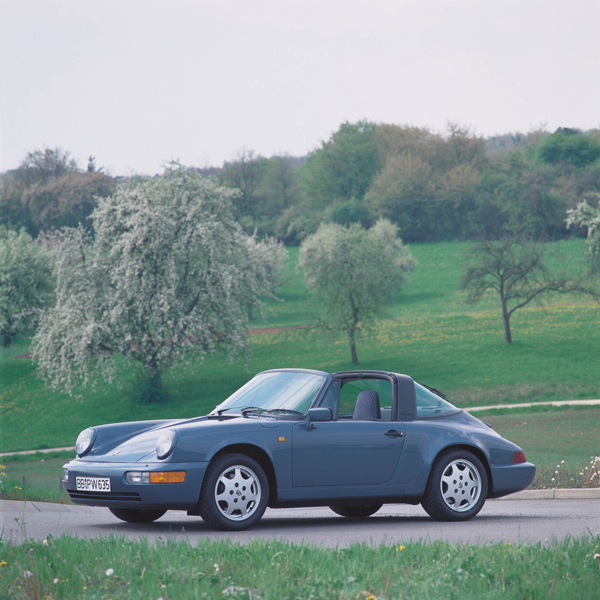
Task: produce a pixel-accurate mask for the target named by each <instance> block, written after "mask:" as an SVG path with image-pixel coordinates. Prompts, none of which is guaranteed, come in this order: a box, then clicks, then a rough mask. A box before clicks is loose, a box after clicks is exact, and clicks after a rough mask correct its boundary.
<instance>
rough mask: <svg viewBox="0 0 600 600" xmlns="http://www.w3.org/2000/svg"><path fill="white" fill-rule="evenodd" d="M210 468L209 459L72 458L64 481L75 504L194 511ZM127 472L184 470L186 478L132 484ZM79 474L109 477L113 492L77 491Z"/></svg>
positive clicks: (80, 475) (67, 466)
mask: <svg viewBox="0 0 600 600" xmlns="http://www.w3.org/2000/svg"><path fill="white" fill-rule="evenodd" d="M207 467H208V463H207V462H193V463H150V464H147V463H146V464H140V463H139V462H134V463H114V462H111V463H108V462H91V461H90V462H88V461H82V460H73V461H71V462H70V463H68V464H66V465H65V466H64V468H65V469H68V471H69V475H68V479H67V480H66V481H63V486H64V488H65V490H66V492H67V494H68V495H69V498H70V499H71V501H73V502H74V503H75V504H85V505H86V506H106V507H108V508H111V507H113V508H138V509H143V510H148V509H164V510H191V509H193V508H194V507H195V506H196V505H197V504H198V500H199V498H200V490H201V488H202V481H203V479H204V473H205V472H206V468H207ZM128 471H147V472H152V471H185V472H186V477H185V481H184V482H183V483H147V484H130V483H126V481H125V473H127V472H128ZM76 477H108V478H109V479H110V487H111V491H110V492H100V491H80V490H77V488H76V484H75V481H76V480H75V478H76Z"/></svg>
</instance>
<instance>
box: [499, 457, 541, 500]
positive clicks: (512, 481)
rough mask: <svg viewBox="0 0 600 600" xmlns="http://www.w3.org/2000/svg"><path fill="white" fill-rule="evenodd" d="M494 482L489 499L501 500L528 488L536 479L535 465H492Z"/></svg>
mask: <svg viewBox="0 0 600 600" xmlns="http://www.w3.org/2000/svg"><path fill="white" fill-rule="evenodd" d="M490 471H491V474H492V481H491V486H490V490H491V491H490V492H489V493H488V498H501V497H502V496H507V495H508V494H513V493H514V492H520V491H521V490H524V489H526V488H528V487H529V486H530V485H531V484H532V482H533V479H534V477H535V465H532V464H531V463H528V462H525V463H518V464H515V465H490Z"/></svg>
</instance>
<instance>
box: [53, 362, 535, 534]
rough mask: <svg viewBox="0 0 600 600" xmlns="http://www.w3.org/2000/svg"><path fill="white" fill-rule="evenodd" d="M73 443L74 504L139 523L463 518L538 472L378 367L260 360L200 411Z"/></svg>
mask: <svg viewBox="0 0 600 600" xmlns="http://www.w3.org/2000/svg"><path fill="white" fill-rule="evenodd" d="M76 450H77V458H76V459H74V460H72V461H71V462H69V463H68V464H66V465H65V466H64V474H63V481H64V487H65V489H66V490H67V493H68V494H69V497H70V498H71V500H72V501H73V502H75V503H77V504H87V505H90V506H106V507H108V508H109V509H110V511H111V512H112V513H113V514H114V515H115V516H116V517H118V518H119V519H122V520H124V521H129V522H133V523H146V522H151V521H154V520H156V519H158V518H160V517H161V516H162V515H164V513H165V512H166V511H167V510H170V509H173V510H187V512H188V514H189V515H200V516H201V517H202V518H203V519H204V521H206V523H207V524H208V525H209V526H211V527H215V528H218V529H224V530H241V529H246V528H248V527H251V526H253V525H255V524H256V523H257V522H258V521H259V520H260V518H261V517H262V515H263V513H264V512H265V509H266V508H267V506H269V507H272V508H283V507H293V506H296V507H299V506H329V507H330V508H331V510H333V511H334V512H335V513H337V514H339V515H342V516H344V517H355V518H361V517H362V518H364V517H368V516H370V515H372V514H373V513H375V512H376V511H377V510H379V509H380V508H381V506H382V504H386V503H387V504H389V503H408V504H418V503H421V504H422V505H423V508H424V509H425V510H426V511H427V512H428V513H429V514H430V515H431V516H432V517H433V518H434V519H440V520H447V521H464V520H467V519H470V518H472V517H474V516H475V515H476V514H477V513H478V512H479V511H480V510H481V507H482V506H483V504H484V502H485V501H486V499H487V498H498V497H500V496H504V495H506V494H510V493H512V492H516V491H518V490H522V489H524V488H526V487H528V486H529V485H530V484H531V482H532V481H533V478H534V476H535V466H534V465H532V464H531V463H528V462H526V460H525V455H524V453H523V450H522V449H521V448H519V447H518V446H516V445H515V444H513V443H511V442H509V441H507V440H505V439H504V438H502V437H501V436H500V435H498V434H497V433H496V432H495V431H493V430H492V429H491V428H490V427H489V426H488V425H486V424H485V423H483V422H482V421H480V420H479V419H476V418H475V417H473V416H471V415H470V414H468V413H466V412H464V411H462V410H460V409H458V408H456V407H454V406H453V405H452V404H450V402H448V401H447V400H446V399H445V397H444V395H443V394H442V393H441V392H438V391H437V390H435V389H433V388H430V387H428V386H426V385H423V384H419V383H417V382H416V381H413V379H411V378H410V377H408V376H407V375H399V374H397V373H388V372H384V371H351V372H343V373H334V374H333V375H331V374H329V373H324V372H321V371H312V370H308V369H276V370H272V371H265V372H264V373H259V374H258V375H256V377H254V378H253V379H251V380H250V381H249V382H248V383H247V384H246V385H244V386H243V387H242V388H240V389H239V390H238V391H237V392H235V393H234V394H233V395H232V396H230V397H229V398H228V399H227V400H225V402H223V403H222V404H220V405H219V406H217V407H216V408H215V409H214V410H213V411H212V412H211V413H210V414H208V415H206V416H203V417H197V418H194V419H187V420H166V421H140V422H135V423H118V424H115V425H102V426H99V427H90V428H89V429H86V430H85V431H83V432H82V433H81V434H80V435H79V437H78V438H77V447H76Z"/></svg>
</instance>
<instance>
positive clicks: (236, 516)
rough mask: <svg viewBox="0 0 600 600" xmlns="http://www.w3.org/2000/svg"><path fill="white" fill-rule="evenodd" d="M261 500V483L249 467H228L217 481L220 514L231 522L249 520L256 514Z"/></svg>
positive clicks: (216, 497) (217, 499) (216, 498)
mask: <svg viewBox="0 0 600 600" xmlns="http://www.w3.org/2000/svg"><path fill="white" fill-rule="evenodd" d="M260 498H261V489H260V481H259V480H258V477H257V476H256V473H254V471H252V469H249V468H248V467H243V466H242V465H234V466H233V467H228V468H227V469H225V470H224V471H223V472H222V473H221V475H220V476H219V479H218V480H217V485H216V486H215V502H216V504H217V508H218V509H219V512H220V513H221V514H222V515H223V516H224V517H225V518H226V519H229V520H230V521H245V520H246V519H249V518H250V517H251V516H252V515H253V514H254V513H255V512H256V509H257V508H258V505H259V503H260Z"/></svg>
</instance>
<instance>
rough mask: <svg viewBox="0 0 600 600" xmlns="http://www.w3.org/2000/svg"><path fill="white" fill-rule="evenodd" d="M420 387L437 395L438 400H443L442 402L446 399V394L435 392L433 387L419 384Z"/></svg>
mask: <svg viewBox="0 0 600 600" xmlns="http://www.w3.org/2000/svg"><path fill="white" fill-rule="evenodd" d="M420 385H422V386H423V387H424V388H427V389H428V390H429V391H430V392H433V393H434V394H437V395H438V396H439V397H440V398H443V399H444V400H445V399H446V394H444V393H443V392H440V390H436V389H435V388H434V387H431V386H430V385H425V384H424V383H421V384H420Z"/></svg>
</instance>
